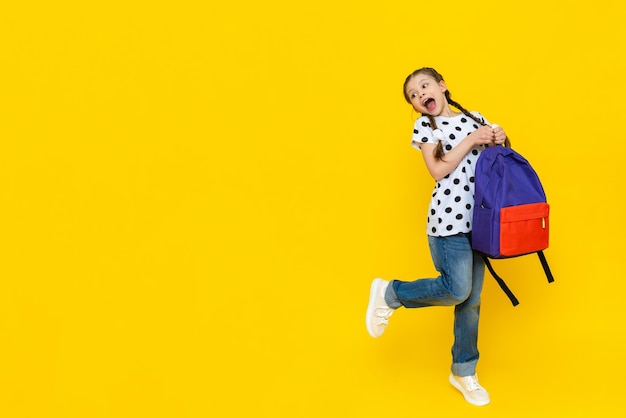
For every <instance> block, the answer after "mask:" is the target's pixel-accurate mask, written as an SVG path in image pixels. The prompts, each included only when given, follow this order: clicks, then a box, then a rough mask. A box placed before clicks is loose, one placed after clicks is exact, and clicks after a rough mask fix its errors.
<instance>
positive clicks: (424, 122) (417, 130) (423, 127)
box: [411, 116, 437, 151]
mask: <svg viewBox="0 0 626 418" xmlns="http://www.w3.org/2000/svg"><path fill="white" fill-rule="evenodd" d="M436 143H437V140H436V139H435V137H434V135H433V130H432V128H431V127H430V122H429V121H428V118H427V117H425V116H422V117H420V118H418V119H417V120H416V121H415V125H414V126H413V137H412V138H411V145H412V146H413V147H414V148H416V149H418V150H420V151H421V149H422V144H436Z"/></svg>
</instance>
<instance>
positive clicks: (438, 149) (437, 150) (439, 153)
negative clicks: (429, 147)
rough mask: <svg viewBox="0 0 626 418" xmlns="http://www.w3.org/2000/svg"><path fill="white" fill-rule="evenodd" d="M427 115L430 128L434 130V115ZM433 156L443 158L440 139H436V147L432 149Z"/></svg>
mask: <svg viewBox="0 0 626 418" xmlns="http://www.w3.org/2000/svg"><path fill="white" fill-rule="evenodd" d="M426 116H428V120H429V121H430V128H431V129H432V130H433V131H434V130H435V129H437V122H436V121H435V117H434V116H433V115H429V114H426ZM434 155H435V158H436V159H437V160H443V144H442V143H441V139H439V138H438V140H437V147H436V148H435V151H434Z"/></svg>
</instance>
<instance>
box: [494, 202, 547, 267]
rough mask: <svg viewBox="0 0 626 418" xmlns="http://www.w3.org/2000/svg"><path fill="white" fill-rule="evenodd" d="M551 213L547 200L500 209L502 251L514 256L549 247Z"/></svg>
mask: <svg viewBox="0 0 626 418" xmlns="http://www.w3.org/2000/svg"><path fill="white" fill-rule="evenodd" d="M549 214H550V206H549V205H548V204H547V203H545V202H542V203H530V204H527V205H519V206H510V207H506V208H502V209H500V253H501V254H502V255H503V256H506V257H514V256H517V255H523V254H528V253H532V252H535V251H539V250H545V249H546V248H548V236H549V229H550V228H549V227H550V224H549V222H548V216H549Z"/></svg>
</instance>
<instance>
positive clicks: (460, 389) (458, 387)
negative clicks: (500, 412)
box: [448, 375, 491, 406]
mask: <svg viewBox="0 0 626 418" xmlns="http://www.w3.org/2000/svg"><path fill="white" fill-rule="evenodd" d="M448 380H449V381H450V384H451V385H452V386H454V388H455V389H456V390H458V391H459V392H461V395H463V397H464V398H465V400H466V401H467V402H468V403H471V404H472V405H474V406H485V405H488V404H489V402H491V400H486V401H482V402H480V401H476V400H474V399H472V398H470V397H469V396H468V395H467V394H466V393H465V390H463V387H462V386H461V384H460V383H459V382H457V381H456V379H455V378H454V377H453V376H452V375H450V377H448Z"/></svg>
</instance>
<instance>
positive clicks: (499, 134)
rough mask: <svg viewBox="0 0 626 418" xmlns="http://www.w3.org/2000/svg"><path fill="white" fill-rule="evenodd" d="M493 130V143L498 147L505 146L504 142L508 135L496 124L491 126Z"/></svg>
mask: <svg viewBox="0 0 626 418" xmlns="http://www.w3.org/2000/svg"><path fill="white" fill-rule="evenodd" d="M491 129H492V135H493V143H494V144H497V145H500V144H504V141H505V139H506V134H505V133H504V130H503V129H502V128H501V127H500V126H499V125H496V124H495V123H494V124H493V125H491Z"/></svg>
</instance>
